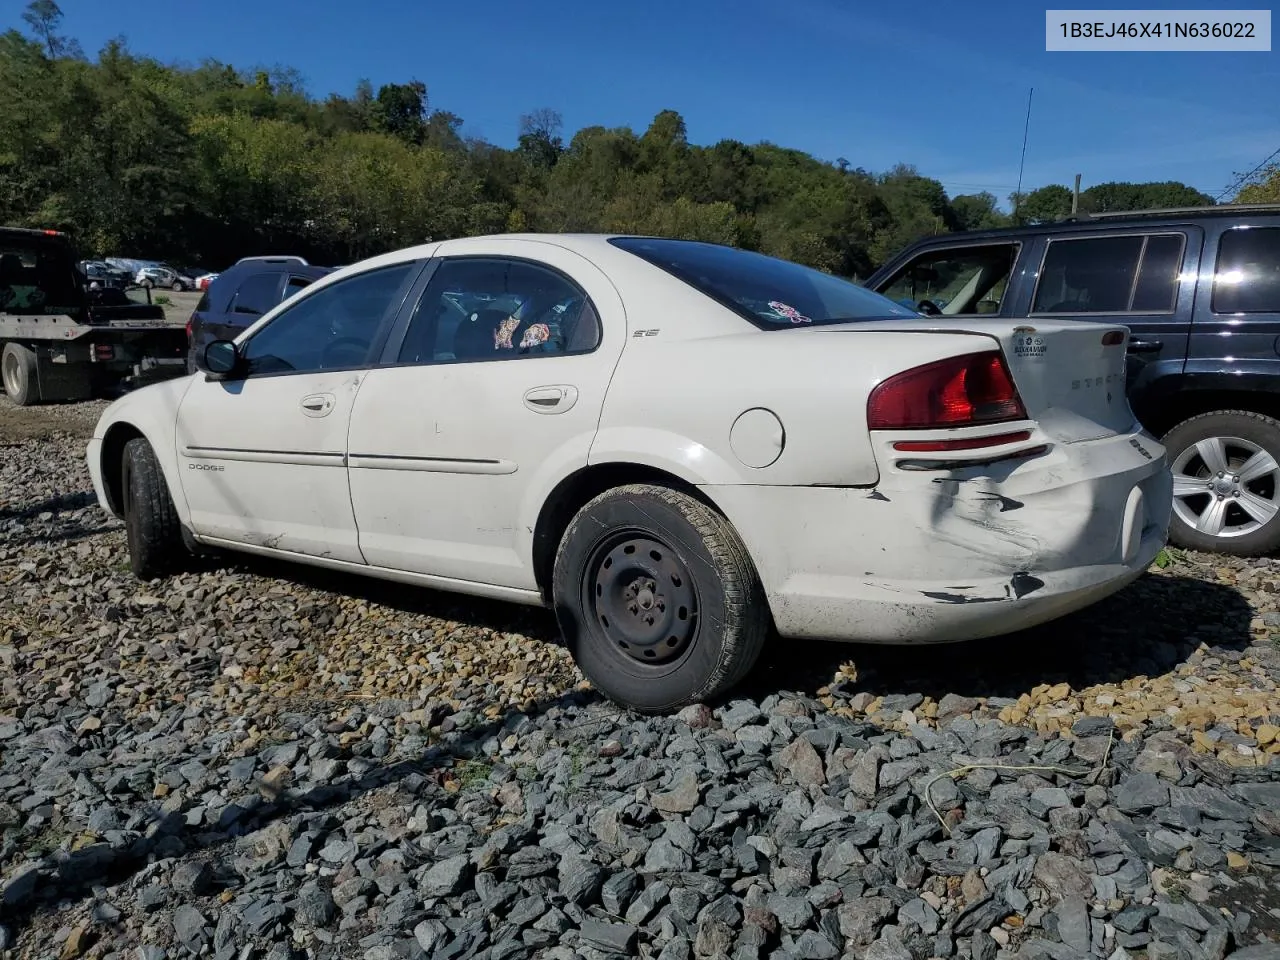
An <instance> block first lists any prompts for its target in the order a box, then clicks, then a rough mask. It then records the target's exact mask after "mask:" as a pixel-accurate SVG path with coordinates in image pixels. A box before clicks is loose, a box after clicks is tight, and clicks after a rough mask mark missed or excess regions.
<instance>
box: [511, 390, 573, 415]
mask: <svg viewBox="0 0 1280 960" xmlns="http://www.w3.org/2000/svg"><path fill="white" fill-rule="evenodd" d="M577 402H578V388H577V387H571V386H569V385H568V384H562V383H561V384H553V385H550V386H545V387H534V388H533V389H532V390H528V391H526V392H525V395H524V405H525V406H526V407H528V408H529V409H530V410H533V411H534V412H535V413H564V412H565V411H566V410H568V409H569V408H570V407H572V406H573V405H574V404H575V403H577Z"/></svg>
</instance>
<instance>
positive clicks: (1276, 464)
mask: <svg viewBox="0 0 1280 960" xmlns="http://www.w3.org/2000/svg"><path fill="white" fill-rule="evenodd" d="M1161 442H1162V443H1163V444H1164V446H1165V448H1166V449H1167V450H1168V457H1169V466H1170V468H1171V469H1172V471H1173V475H1174V498H1173V515H1172V517H1171V518H1170V523H1169V539H1170V540H1171V541H1172V542H1173V543H1175V544H1176V545H1178V546H1180V547H1187V548H1190V549H1193V550H1204V551H1207V552H1210V553H1220V554H1229V555H1232V556H1238V557H1256V556H1262V555H1264V554H1269V553H1272V552H1273V551H1275V550H1276V549H1278V548H1280V421H1277V420H1275V419H1274V418H1272V417H1268V416H1264V415H1263V414H1260V413H1253V412H1251V411H1248V410H1218V411H1214V412H1213V413H1202V414H1200V415H1199V416H1195V417H1191V418H1190V419H1188V420H1184V421H1183V422H1182V423H1180V424H1178V425H1177V426H1176V427H1174V428H1173V429H1172V430H1170V431H1169V432H1168V433H1167V434H1165V435H1164V437H1163V438H1162V440H1161ZM1251 457H1253V458H1254V459H1252V460H1250V458H1251ZM1267 457H1270V460H1269V461H1268V460H1267ZM1250 463H1252V466H1246V464H1250ZM1215 466H1218V467H1222V466H1225V467H1226V468H1227V469H1226V470H1225V473H1224V476H1223V477H1222V478H1221V479H1219V477H1218V474H1219V473H1220V472H1223V471H1219V470H1216V469H1214V467H1215ZM1242 471H1243V472H1242ZM1201 488H1203V492H1201ZM1219 505H1221V506H1219Z"/></svg>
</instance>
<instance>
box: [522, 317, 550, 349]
mask: <svg viewBox="0 0 1280 960" xmlns="http://www.w3.org/2000/svg"><path fill="white" fill-rule="evenodd" d="M550 339H551V328H550V327H548V326H547V325H546V324H545V323H535V324H534V325H533V326H531V327H530V328H529V329H528V330H526V331H525V332H524V336H523V337H521V338H520V349H521V350H528V349H529V348H530V347H536V346H537V345H538V344H540V343H546V342H547V341H548V340H550Z"/></svg>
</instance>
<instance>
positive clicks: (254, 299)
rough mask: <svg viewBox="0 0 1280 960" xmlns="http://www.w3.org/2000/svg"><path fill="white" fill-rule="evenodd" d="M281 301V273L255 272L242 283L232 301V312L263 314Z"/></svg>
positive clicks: (253, 314)
mask: <svg viewBox="0 0 1280 960" xmlns="http://www.w3.org/2000/svg"><path fill="white" fill-rule="evenodd" d="M279 302H280V274H278V273H255V274H254V275H253V276H251V277H246V278H245V280H244V282H243V283H241V284H240V289H239V290H237V291H236V295H235V297H234V298H233V299H232V301H231V312H232V313H247V314H250V315H251V316H261V315H262V314H264V313H266V312H267V311H268V310H270V309H271V308H272V307H274V306H275V305H276V304H277V303H279Z"/></svg>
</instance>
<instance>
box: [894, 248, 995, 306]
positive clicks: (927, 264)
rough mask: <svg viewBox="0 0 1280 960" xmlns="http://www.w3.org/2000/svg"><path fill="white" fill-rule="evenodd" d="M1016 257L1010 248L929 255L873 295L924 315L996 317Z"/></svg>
mask: <svg viewBox="0 0 1280 960" xmlns="http://www.w3.org/2000/svg"><path fill="white" fill-rule="evenodd" d="M1017 255H1018V246H1017V244H1014V243H993V244H986V245H983V246H974V247H959V248H955V247H953V248H951V249H949V250H930V251H927V252H925V253H922V254H921V255H920V256H918V257H916V258H915V259H913V260H912V261H910V262H909V263H908V264H907V265H906V266H905V267H903V268H902V269H901V270H899V271H898V272H897V273H895V274H894V275H893V277H891V278H890V279H889V281H888V282H887V283H886V284H883V285H882V286H881V287H880V289H879V290H878V291H877V292H879V293H882V294H884V295H885V296H886V297H888V298H889V299H890V300H893V301H895V302H897V303H900V304H902V305H903V306H904V307H910V308H911V309H912V310H919V311H921V312H922V313H930V314H942V315H944V316H965V315H972V314H994V313H999V312H1000V302H1001V300H1002V299H1003V298H1004V292H1005V288H1006V287H1007V286H1008V283H1009V277H1010V275H1011V274H1012V273H1013V265H1014V261H1015V260H1016V259H1017ZM926 301H927V302H926ZM922 304H923V305H922Z"/></svg>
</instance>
